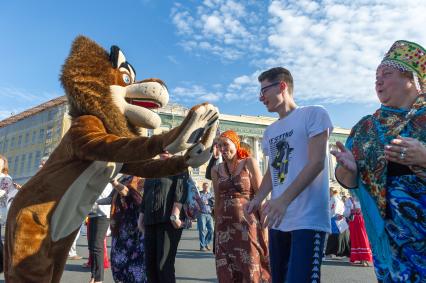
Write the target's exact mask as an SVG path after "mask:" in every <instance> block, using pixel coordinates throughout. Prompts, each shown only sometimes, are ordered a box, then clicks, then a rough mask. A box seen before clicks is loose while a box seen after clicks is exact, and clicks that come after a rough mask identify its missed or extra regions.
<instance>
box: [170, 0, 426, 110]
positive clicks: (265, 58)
mask: <svg viewBox="0 0 426 283" xmlns="http://www.w3.org/2000/svg"><path fill="white" fill-rule="evenodd" d="M262 7H263V8H262ZM177 15H179V16H178V18H179V17H180V18H185V19H188V20H187V22H191V21H192V22H191V23H192V30H191V34H189V33H185V34H184V35H183V36H182V42H181V44H182V46H185V48H186V49H187V50H191V52H193V53H194V54H200V53H203V52H204V53H207V54H213V55H214V56H218V57H219V58H220V59H222V60H239V61H246V62H248V63H249V64H250V65H251V66H252V67H253V66H255V71H253V70H250V71H249V73H251V74H245V75H244V74H241V75H240V76H238V77H236V78H235V79H232V78H230V80H229V82H228V86H227V87H224V88H223V91H222V94H221V97H222V98H223V99H228V100H232V99H236V98H238V99H240V98H241V97H247V96H249V97H251V98H253V97H255V96H257V92H258V83H257V75H258V74H259V73H260V72H261V71H263V70H266V69H267V68H270V67H274V66H284V67H286V68H288V69H289V70H290V71H291V72H292V74H293V77H294V79H295V96H296V98H297V99H298V100H299V101H306V102H308V101H310V100H315V101H324V102H329V103H344V102H359V103H371V102H373V101H377V100H376V96H375V92H374V77H375V69H376V67H377V65H378V64H379V63H380V60H381V59H382V57H383V55H384V54H385V52H386V51H387V50H388V49H389V48H390V46H391V45H392V43H393V42H394V41H396V40H398V39H406V40H409V41H414V42H417V43H419V44H421V45H423V46H426V33H424V32H422V30H423V26H424V23H425V21H424V15H426V2H425V1H424V0H410V1H409V0H406V1H400V0H386V1H384V0H376V1H374V0H368V1H367V0H353V1H341V0H322V1H309V0H301V1H284V0H283V1H278V0H276V1H272V2H270V4H269V6H268V7H266V6H265V5H264V3H263V5H262V3H259V2H256V1H244V2H243V1H241V2H237V1H225V0H205V1H204V2H203V3H202V4H200V5H199V6H198V7H196V8H195V9H193V10H192V11H191V10H188V9H184V8H183V5H181V4H177V5H176V6H175V7H174V10H173V12H172V17H176V16H177ZM219 23H220V25H219ZM176 27H177V29H178V32H180V33H181V34H183V33H182V30H185V29H184V28H182V27H180V26H179V25H177V24H176ZM248 70H249V67H248ZM218 83H222V84H223V82H218ZM206 92H207V91H206ZM241 92H244V95H243V96H241V95H239V94H240V93H241ZM247 92H250V93H247Z"/></svg>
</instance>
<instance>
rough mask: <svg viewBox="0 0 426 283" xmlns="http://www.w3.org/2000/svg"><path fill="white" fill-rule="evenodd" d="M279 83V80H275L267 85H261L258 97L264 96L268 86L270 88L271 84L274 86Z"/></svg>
mask: <svg viewBox="0 0 426 283" xmlns="http://www.w3.org/2000/svg"><path fill="white" fill-rule="evenodd" d="M280 83H281V82H276V83H272V84H270V85H267V86H264V87H262V88H261V89H260V92H259V97H263V96H265V94H266V91H267V90H268V89H269V88H271V87H273V86H276V85H279V84H280Z"/></svg>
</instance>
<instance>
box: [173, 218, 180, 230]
mask: <svg viewBox="0 0 426 283" xmlns="http://www.w3.org/2000/svg"><path fill="white" fill-rule="evenodd" d="M171 222H172V225H173V227H174V228H175V229H179V228H181V227H182V221H181V220H180V219H179V218H178V219H176V220H174V221H171Z"/></svg>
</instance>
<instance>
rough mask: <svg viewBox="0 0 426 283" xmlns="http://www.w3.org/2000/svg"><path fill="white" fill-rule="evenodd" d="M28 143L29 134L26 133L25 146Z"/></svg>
mask: <svg viewBox="0 0 426 283" xmlns="http://www.w3.org/2000/svg"><path fill="white" fill-rule="evenodd" d="M29 143H30V132H27V133H26V134H25V145H28V144H29Z"/></svg>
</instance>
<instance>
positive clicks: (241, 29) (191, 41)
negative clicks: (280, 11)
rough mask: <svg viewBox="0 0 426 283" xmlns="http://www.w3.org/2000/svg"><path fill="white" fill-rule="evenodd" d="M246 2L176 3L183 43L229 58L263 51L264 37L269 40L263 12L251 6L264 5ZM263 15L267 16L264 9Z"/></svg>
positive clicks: (176, 19)
mask: <svg viewBox="0 0 426 283" xmlns="http://www.w3.org/2000/svg"><path fill="white" fill-rule="evenodd" d="M245 4H246V5H243V4H241V3H239V2H237V1H233V0H228V1H224V0H208V1H203V2H202V3H201V4H199V6H197V7H195V8H193V9H192V10H190V8H189V7H186V6H184V5H183V4H180V3H177V4H175V6H174V7H173V9H172V11H171V18H172V21H173V23H174V24H175V26H176V29H177V33H178V34H179V35H181V36H182V38H181V42H180V45H182V46H184V48H185V49H186V50H188V51H191V52H193V51H198V52H207V53H212V54H215V55H216V56H218V57H220V58H221V59H223V60H225V61H226V60H236V59H239V58H242V57H243V56H244V54H246V53H247V52H253V51H255V52H259V50H261V48H262V45H261V43H260V41H262V40H263V41H265V40H266V36H264V35H262V33H261V32H260V31H262V30H264V28H263V26H262V25H260V23H261V21H262V20H261V18H260V16H259V14H258V13H254V12H253V10H250V8H253V7H256V8H259V7H263V6H264V5H262V3H258V2H256V1H248V2H247V3H245ZM264 10H265V9H264ZM265 11H266V10H265ZM260 15H263V16H266V14H264V13H263V14H260ZM207 43H208V44H207Z"/></svg>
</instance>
